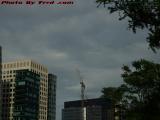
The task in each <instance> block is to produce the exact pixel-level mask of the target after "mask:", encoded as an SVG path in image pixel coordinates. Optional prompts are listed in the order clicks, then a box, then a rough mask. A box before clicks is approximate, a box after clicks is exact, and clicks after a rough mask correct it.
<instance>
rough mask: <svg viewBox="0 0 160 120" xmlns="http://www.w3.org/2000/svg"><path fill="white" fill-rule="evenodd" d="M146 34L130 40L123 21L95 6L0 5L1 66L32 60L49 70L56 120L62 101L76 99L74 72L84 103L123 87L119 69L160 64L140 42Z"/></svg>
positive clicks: (89, 2) (85, 0)
mask: <svg viewBox="0 0 160 120" xmlns="http://www.w3.org/2000/svg"><path fill="white" fill-rule="evenodd" d="M146 35H147V34H146V31H138V32H137V34H133V33H132V32H131V31H128V29H127V22H126V21H118V15H117V14H112V15H110V14H109V12H108V11H107V9H104V8H96V3H95V1H94V0H79V1H78V0H76V1H74V4H73V5H61V6H59V5H50V6H47V5H46V6H45V5H44V6H38V5H33V6H22V5H19V6H18V5H12V6H2V5H0V45H2V47H3V61H14V60H18V59H33V60H35V61H37V62H39V63H41V64H44V65H45V66H47V67H48V69H49V71H50V72H51V73H54V74H56V75H57V76H58V80H57V120H61V109H62V108H63V103H64V101H69V100H77V99H80V85H79V77H78V75H77V73H76V70H75V69H76V68H79V69H80V71H81V75H82V76H83V78H84V79H85V83H86V86H87V93H86V94H87V96H88V98H96V97H99V96H100V95H101V89H102V88H103V87H107V86H118V85H120V84H121V83H122V79H121V77H120V76H121V73H122V71H121V67H122V66H123V64H130V63H131V62H132V61H134V60H138V59H141V58H145V59H147V60H153V61H155V62H159V61H160V58H159V57H160V52H158V53H157V54H154V53H153V52H152V51H151V50H149V49H148V44H147V43H146V41H145V37H146Z"/></svg>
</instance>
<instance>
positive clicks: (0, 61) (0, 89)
mask: <svg viewBox="0 0 160 120" xmlns="http://www.w3.org/2000/svg"><path fill="white" fill-rule="evenodd" d="M1 117H2V48H1V46H0V120H2V118H1Z"/></svg>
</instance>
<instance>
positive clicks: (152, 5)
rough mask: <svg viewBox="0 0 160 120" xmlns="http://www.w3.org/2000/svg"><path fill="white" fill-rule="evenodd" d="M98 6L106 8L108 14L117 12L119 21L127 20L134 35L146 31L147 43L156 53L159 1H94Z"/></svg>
mask: <svg viewBox="0 0 160 120" xmlns="http://www.w3.org/2000/svg"><path fill="white" fill-rule="evenodd" d="M96 2H97V4H98V6H100V5H104V6H107V8H108V10H110V13H114V12H118V13H119V20H123V19H125V18H127V19H128V26H129V28H130V29H132V30H133V32H134V33H135V32H136V30H137V29H147V30H148V37H147V38H146V39H147V42H148V43H149V46H150V48H151V49H152V50H153V51H154V52H156V50H158V49H159V48H160V0H96Z"/></svg>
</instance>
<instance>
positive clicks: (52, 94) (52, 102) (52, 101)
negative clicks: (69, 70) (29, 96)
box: [48, 74, 57, 120]
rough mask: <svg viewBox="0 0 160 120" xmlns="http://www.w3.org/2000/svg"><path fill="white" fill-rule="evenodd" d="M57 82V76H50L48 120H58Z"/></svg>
mask: <svg viewBox="0 0 160 120" xmlns="http://www.w3.org/2000/svg"><path fill="white" fill-rule="evenodd" d="M56 80H57V76H56V75H53V74H48V120H56Z"/></svg>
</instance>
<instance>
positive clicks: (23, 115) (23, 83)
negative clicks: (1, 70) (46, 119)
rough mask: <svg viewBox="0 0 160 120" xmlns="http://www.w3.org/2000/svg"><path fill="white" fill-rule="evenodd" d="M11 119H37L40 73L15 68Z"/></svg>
mask: <svg viewBox="0 0 160 120" xmlns="http://www.w3.org/2000/svg"><path fill="white" fill-rule="evenodd" d="M15 82H16V84H15V98H14V99H15V100H14V104H13V106H14V107H13V120H38V109H39V90H40V75H38V74H35V73H33V72H31V71H28V70H17V71H16V79H15Z"/></svg>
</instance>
